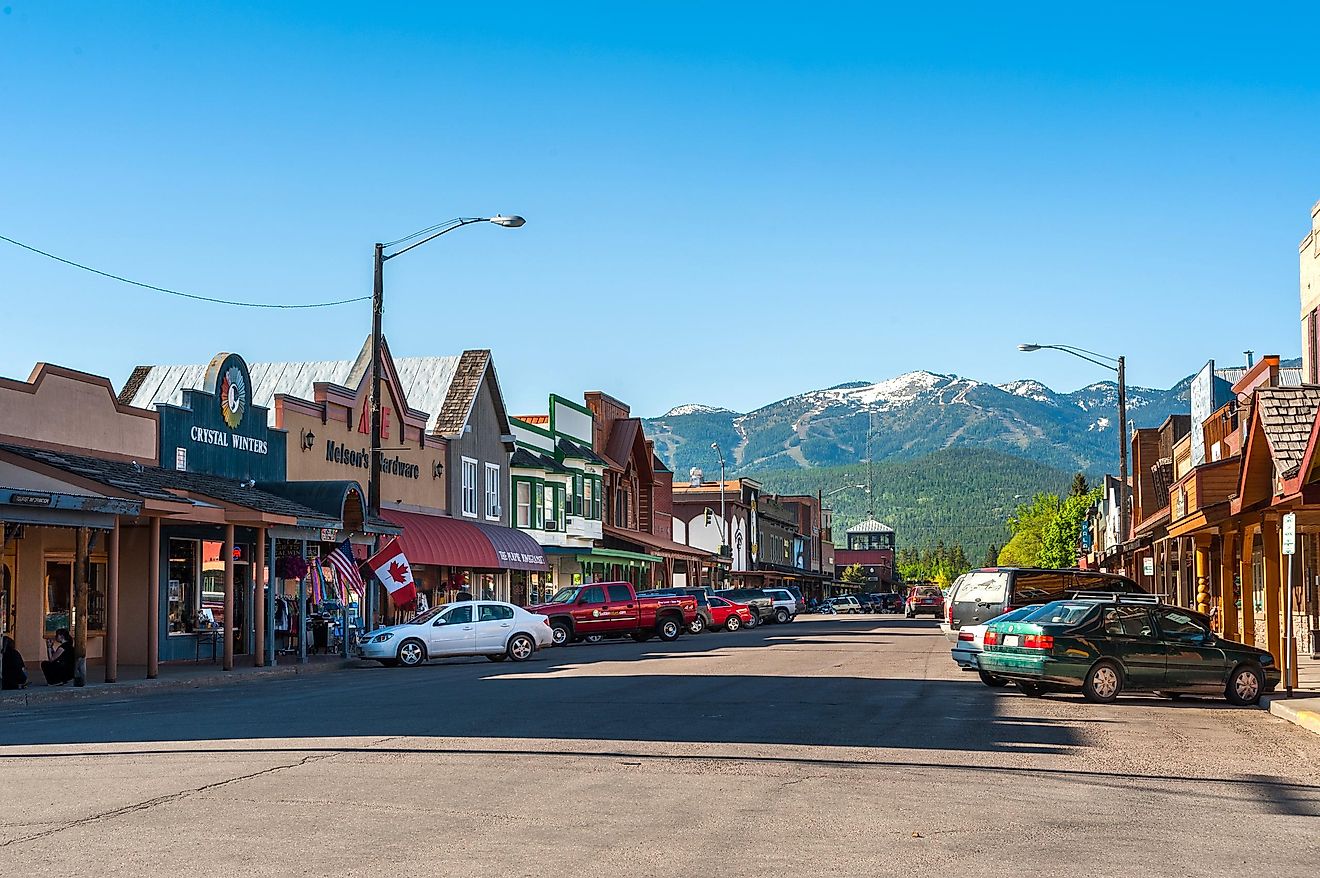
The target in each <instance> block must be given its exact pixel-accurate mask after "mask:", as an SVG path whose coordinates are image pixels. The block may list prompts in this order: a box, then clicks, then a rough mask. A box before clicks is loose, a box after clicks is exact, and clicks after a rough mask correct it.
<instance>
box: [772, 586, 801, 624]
mask: <svg viewBox="0 0 1320 878" xmlns="http://www.w3.org/2000/svg"><path fill="white" fill-rule="evenodd" d="M765 593H766V594H768V595H770V599H771V600H772V601H773V602H774V610H775V612H774V616H773V618H774V620H775V621H776V622H778V623H780V624H781V625H783V624H786V623H788V622H792V621H793V617H794V616H796V615H797V614H798V602H797V598H795V597H793V593H792V592H790V591H789V590H788V589H786V588H767V589H765Z"/></svg>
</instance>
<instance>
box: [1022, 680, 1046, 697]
mask: <svg viewBox="0 0 1320 878" xmlns="http://www.w3.org/2000/svg"><path fill="white" fill-rule="evenodd" d="M1017 687H1018V689H1020V690H1022V694H1023V695H1026V696H1027V697H1028V698H1040V697H1042V696H1044V695H1045V687H1044V686H1042V685H1040V684H1039V683H1023V682H1021V681H1018V684H1017Z"/></svg>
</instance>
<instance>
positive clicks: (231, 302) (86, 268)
mask: <svg viewBox="0 0 1320 878" xmlns="http://www.w3.org/2000/svg"><path fill="white" fill-rule="evenodd" d="M0 241H7V242H9V243H10V244H13V245H14V246H15V247H22V248H23V249H24V250H30V251H32V252H33V253H36V254H38V255H40V256H45V257H46V258H47V259H54V260H55V261H56V262H63V263H64V264H65V265H71V266H73V267H74V268H80V269H82V270H83V271H89V272H91V273H92V274H99V275H100V276H101V277H108V278H110V279H111V280H117V281H119V282H120V283H125V284H131V285H132V286H135V287H142V288H143V289H144V290H155V291H156V292H158V293H165V294H166V295H170V296H178V297H180V298H183V299H193V300H195V301H198V302H211V303H213V304H216V305H233V306H234V307H236V308H277V309H281V310H292V309H302V308H332V307H334V306H336V305H349V304H352V303H353V302H365V301H367V300H368V299H370V298H371V297H370V296H358V297H357V298H353V299H337V300H335V301H333V302H310V303H308V304H306V305H289V304H281V303H278V302H236V301H234V300H233V299H218V298H215V297H213V296H199V295H197V294H196V293H185V292H181V291H180V290H171V289H169V288H167V287H158V286H156V285H154V284H148V283H143V282H142V281H140V280H132V279H130V278H127V277H120V276H119V275H117V274H111V273H110V272H108V271H101V270H100V269H99V268H92V267H91V266H90V265H83V264H82V263H81V262H74V261H73V260H72V259H65V258H64V257H63V256H56V255H55V254H54V253H47V252H46V251H45V250H39V249H37V248H36V247H33V246H32V245H31V244H24V243H23V242H22V241H15V240H14V239H13V238H6V237H5V236H4V235H0Z"/></svg>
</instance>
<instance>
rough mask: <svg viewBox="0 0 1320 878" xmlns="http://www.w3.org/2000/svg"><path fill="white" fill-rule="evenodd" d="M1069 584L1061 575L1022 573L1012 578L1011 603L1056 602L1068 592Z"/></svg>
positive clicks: (1063, 575) (1052, 573)
mask: <svg viewBox="0 0 1320 878" xmlns="http://www.w3.org/2000/svg"><path fill="white" fill-rule="evenodd" d="M1070 584H1071V583H1069V582H1068V579H1067V577H1066V576H1065V574H1062V573H1054V572H1041V573H1035V572H1032V573H1028V572H1025V571H1024V572H1021V573H1018V574H1017V575H1016V576H1015V577H1014V578H1013V603H1015V604H1040V603H1044V602H1045V601H1053V600H1058V599H1059V598H1061V597H1063V594H1064V592H1065V591H1068V590H1069V589H1068V586H1069V585H1070Z"/></svg>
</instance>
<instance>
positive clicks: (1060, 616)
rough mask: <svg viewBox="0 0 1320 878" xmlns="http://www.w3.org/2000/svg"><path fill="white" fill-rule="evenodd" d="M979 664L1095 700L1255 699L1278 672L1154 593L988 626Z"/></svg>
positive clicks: (1029, 685) (1030, 686)
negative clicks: (1156, 696)
mask: <svg viewBox="0 0 1320 878" xmlns="http://www.w3.org/2000/svg"><path fill="white" fill-rule="evenodd" d="M979 662H980V666H981V668H982V669H983V670H985V671H987V672H988V673H990V674H993V675H995V676H997V677H1003V678H1005V679H1008V680H1012V681H1013V682H1014V683H1016V684H1017V686H1018V688H1019V689H1021V690H1022V691H1023V692H1025V693H1026V694H1028V695H1033V696H1040V695H1043V694H1045V693H1046V692H1066V691H1080V692H1081V693H1082V695H1083V696H1085V697H1086V699H1087V700H1088V701H1093V702H1097V703H1100V704H1108V703H1111V702H1113V701H1114V700H1116V699H1117V698H1118V696H1119V695H1120V694H1121V693H1123V692H1125V691H1137V692H1157V693H1160V694H1162V695H1167V696H1169V697H1174V698H1176V697H1178V696H1180V695H1184V694H1188V695H1192V694H1196V695H1219V696H1222V697H1224V698H1227V699H1228V700H1229V701H1230V702H1232V703H1233V704H1240V705H1247V704H1255V703H1256V702H1258V701H1259V700H1260V697H1261V695H1262V694H1263V693H1266V692H1272V691H1274V689H1275V687H1277V686H1278V685H1279V681H1280V679H1281V676H1282V675H1281V674H1280V672H1279V668H1278V666H1277V665H1276V664H1275V662H1274V657H1273V656H1272V655H1271V654H1270V653H1269V652H1267V651H1265V650H1263V649H1257V648H1256V647H1254V646H1247V645H1246V644H1242V643H1236V642H1234V641H1231V640H1225V639H1224V638H1222V637H1219V636H1218V635H1216V634H1215V633H1214V632H1213V631H1211V630H1210V620H1209V618H1207V617H1206V616H1203V615H1201V614H1200V613H1197V612H1195V611H1193V610H1188V609H1184V608H1182V607H1176V606H1171V605H1168V604H1163V603H1160V602H1159V601H1158V600H1157V599H1156V598H1155V597H1154V596H1153V595H1140V596H1133V595H1130V594H1119V595H1113V596H1094V595H1082V596H1080V597H1077V598H1070V599H1067V600H1060V601H1052V602H1050V603H1048V604H1045V605H1044V606H1042V607H1039V608H1037V609H1036V610H1035V611H1034V612H1032V613H1030V614H1028V615H1027V616H1025V617H1023V618H1021V619H1018V620H1016V621H1008V622H1000V621H995V622H991V623H990V624H989V625H988V626H987V628H986V632H985V638H984V641H983V652H982V653H981V655H980V658H979Z"/></svg>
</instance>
